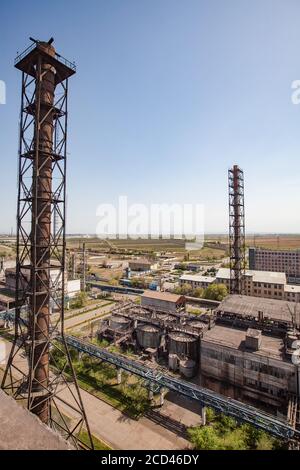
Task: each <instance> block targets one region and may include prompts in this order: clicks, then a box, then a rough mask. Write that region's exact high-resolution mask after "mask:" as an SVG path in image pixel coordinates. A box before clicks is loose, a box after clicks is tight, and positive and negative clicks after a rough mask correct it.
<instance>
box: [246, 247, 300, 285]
mask: <svg viewBox="0 0 300 470" xmlns="http://www.w3.org/2000/svg"><path fill="white" fill-rule="evenodd" d="M249 268H250V269H252V270H256V271H276V272H283V273H285V274H286V276H287V279H288V282H300V250H270V249H264V248H249Z"/></svg>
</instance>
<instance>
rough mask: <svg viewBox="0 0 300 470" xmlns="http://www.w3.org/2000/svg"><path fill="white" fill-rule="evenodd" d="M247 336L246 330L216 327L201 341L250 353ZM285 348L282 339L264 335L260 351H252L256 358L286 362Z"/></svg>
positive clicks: (206, 332)
mask: <svg viewBox="0 0 300 470" xmlns="http://www.w3.org/2000/svg"><path fill="white" fill-rule="evenodd" d="M246 334H247V332H246V331H244V330H238V329H236V328H230V327H227V326H220V325H215V326H214V327H213V328H212V329H211V330H207V331H205V332H204V333H203V338H202V340H201V341H207V342H210V343H213V344H219V345H221V346H226V347H229V348H232V349H237V350H240V351H248V349H247V348H246V345H245V339H246ZM283 348H284V343H283V340H282V339H281V338H275V337H271V336H265V335H262V336H261V344H260V347H259V350H257V351H251V354H253V355H254V356H256V355H257V356H267V357H272V358H274V359H280V360H284V357H283V353H282V351H283ZM287 362H288V361H287Z"/></svg>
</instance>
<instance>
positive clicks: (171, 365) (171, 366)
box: [168, 354, 178, 371]
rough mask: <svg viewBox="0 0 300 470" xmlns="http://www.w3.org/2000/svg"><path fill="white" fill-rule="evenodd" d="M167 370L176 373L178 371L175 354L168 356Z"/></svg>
mask: <svg viewBox="0 0 300 470" xmlns="http://www.w3.org/2000/svg"><path fill="white" fill-rule="evenodd" d="M168 359H169V361H168V362H169V369H170V370H174V371H176V370H177V369H178V357H177V354H169V358H168Z"/></svg>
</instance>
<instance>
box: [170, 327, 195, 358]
mask: <svg viewBox="0 0 300 470" xmlns="http://www.w3.org/2000/svg"><path fill="white" fill-rule="evenodd" d="M169 354H177V356H178V357H184V358H188V359H194V361H197V360H198V357H199V340H198V338H197V337H195V336H192V335H188V334H187V333H183V332H180V331H174V332H173V333H170V334H169Z"/></svg>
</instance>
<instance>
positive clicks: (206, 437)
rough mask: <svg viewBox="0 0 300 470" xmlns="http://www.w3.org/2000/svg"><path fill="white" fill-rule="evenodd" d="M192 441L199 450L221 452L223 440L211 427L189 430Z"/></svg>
mask: <svg viewBox="0 0 300 470" xmlns="http://www.w3.org/2000/svg"><path fill="white" fill-rule="evenodd" d="M188 435H189V438H190V441H191V442H192V444H193V445H194V448H195V449H197V450H221V449H222V445H221V440H220V438H219V437H218V435H217V432H216V431H215V430H214V428H212V427H211V426H204V427H201V428H200V427H196V428H190V429H188Z"/></svg>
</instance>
